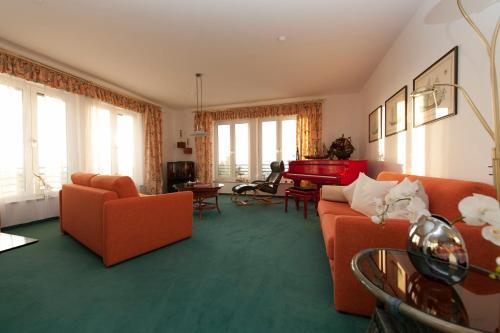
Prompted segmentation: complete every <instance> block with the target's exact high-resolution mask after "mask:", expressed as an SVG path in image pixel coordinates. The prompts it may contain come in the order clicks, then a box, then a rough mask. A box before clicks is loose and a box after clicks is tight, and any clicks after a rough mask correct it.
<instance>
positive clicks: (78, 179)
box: [71, 172, 97, 186]
mask: <svg viewBox="0 0 500 333" xmlns="http://www.w3.org/2000/svg"><path fill="white" fill-rule="evenodd" d="M95 176H97V174H96V173H87V172H75V173H74V174H72V175H71V181H72V182H73V184H76V185H83V186H90V181H91V180H92V178H93V177H95Z"/></svg>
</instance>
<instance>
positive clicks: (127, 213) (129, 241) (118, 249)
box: [59, 173, 193, 267]
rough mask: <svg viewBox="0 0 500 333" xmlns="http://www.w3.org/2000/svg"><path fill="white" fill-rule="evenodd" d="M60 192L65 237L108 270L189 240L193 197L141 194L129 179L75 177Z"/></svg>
mask: <svg viewBox="0 0 500 333" xmlns="http://www.w3.org/2000/svg"><path fill="white" fill-rule="evenodd" d="M71 179H72V181H73V184H67V185H63V188H62V190H61V191H60V197H59V200H60V215H61V218H60V228H61V231H62V232H63V233H67V234H69V235H71V236H72V237H73V238H75V239H76V240H78V241H79V242H81V243H82V244H83V245H85V246H86V247H88V248H89V249H90V250H92V251H93V252H94V253H96V254H97V255H99V256H101V257H102V260H103V262H104V265H105V266H107V267H109V266H111V265H114V264H117V263H119V262H122V261H124V260H127V259H130V258H133V257H136V256H138V255H141V254H143V253H146V252H149V251H152V250H155V249H157V248H160V247H162V246H165V245H168V244H171V243H174V242H177V241H179V240H182V239H185V238H188V237H191V235H192V224H193V215H192V214H193V194H192V193H191V192H179V193H171V194H161V195H151V196H141V195H140V194H139V193H138V192H137V189H136V187H135V184H134V182H133V181H132V179H130V178H129V177H121V176H101V175H95V174H86V173H76V174H73V175H72V176H71Z"/></svg>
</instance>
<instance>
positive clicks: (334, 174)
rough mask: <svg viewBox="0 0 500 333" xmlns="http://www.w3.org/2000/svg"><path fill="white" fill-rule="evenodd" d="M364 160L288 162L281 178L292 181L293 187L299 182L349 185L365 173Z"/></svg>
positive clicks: (366, 165) (319, 184)
mask: <svg viewBox="0 0 500 333" xmlns="http://www.w3.org/2000/svg"><path fill="white" fill-rule="evenodd" d="M367 171H368V161H366V160H300V161H290V162H289V164H288V170H287V171H285V172H284V173H283V177H285V178H288V179H292V180H293V183H294V185H295V186H297V187H298V186H300V181H301V180H308V181H310V182H312V183H314V184H316V185H318V186H321V185H349V184H350V183H352V182H353V181H355V180H356V179H357V178H358V175H359V173H360V172H363V173H367Z"/></svg>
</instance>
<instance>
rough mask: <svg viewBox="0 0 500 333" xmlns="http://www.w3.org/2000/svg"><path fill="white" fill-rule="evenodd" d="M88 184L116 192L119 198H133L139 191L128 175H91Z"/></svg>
mask: <svg viewBox="0 0 500 333" xmlns="http://www.w3.org/2000/svg"><path fill="white" fill-rule="evenodd" d="M90 184H91V186H92V187H94V188H100V189H103V190H108V191H113V192H116V193H117V194H118V197H119V198H120V199H123V198H135V197H138V196H139V192H138V191H137V188H136V187H135V184H134V181H133V180H132V178H130V177H128V176H101V175H98V176H95V177H92V179H91V180H90Z"/></svg>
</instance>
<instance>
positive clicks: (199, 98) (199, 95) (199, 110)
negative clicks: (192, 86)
mask: <svg viewBox="0 0 500 333" xmlns="http://www.w3.org/2000/svg"><path fill="white" fill-rule="evenodd" d="M201 75H202V74H201V73H196V75H195V78H196V111H195V114H199V115H200V116H202V115H203V80H202V77H201ZM191 136H197V137H204V136H207V132H206V131H205V130H204V129H203V128H201V126H200V125H198V124H195V128H194V132H193V133H191Z"/></svg>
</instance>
